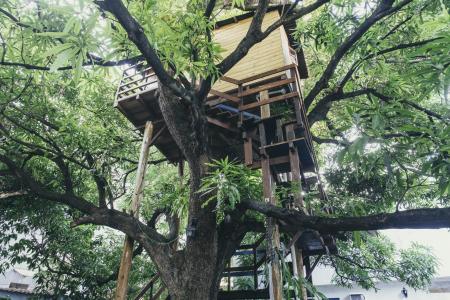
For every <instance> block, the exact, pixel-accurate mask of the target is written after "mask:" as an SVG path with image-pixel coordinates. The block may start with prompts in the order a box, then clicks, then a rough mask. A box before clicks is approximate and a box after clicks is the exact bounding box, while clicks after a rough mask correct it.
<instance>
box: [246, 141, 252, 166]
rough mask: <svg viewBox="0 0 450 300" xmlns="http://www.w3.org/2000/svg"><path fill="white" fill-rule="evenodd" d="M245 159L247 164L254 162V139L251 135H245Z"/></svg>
mask: <svg viewBox="0 0 450 300" xmlns="http://www.w3.org/2000/svg"><path fill="white" fill-rule="evenodd" d="M244 161H245V165H246V166H251V165H252V164H253V139H252V138H251V136H248V134H246V136H244Z"/></svg>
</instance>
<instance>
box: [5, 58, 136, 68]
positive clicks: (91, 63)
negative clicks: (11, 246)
mask: <svg viewBox="0 0 450 300" xmlns="http://www.w3.org/2000/svg"><path fill="white" fill-rule="evenodd" d="M140 59H141V56H135V57H132V58H125V59H121V60H117V61H104V60H90V61H88V62H85V63H83V66H85V67H86V66H101V67H117V66H123V65H127V64H133V63H135V62H137V61H138V60H140ZM0 65H1V66H8V67H19V68H24V69H27V70H38V71H49V70H50V67H46V66H38V65H33V64H27V63H20V62H8V61H0ZM73 68H74V67H73V66H64V67H60V68H57V69H56V70H57V71H65V70H72V69H73Z"/></svg>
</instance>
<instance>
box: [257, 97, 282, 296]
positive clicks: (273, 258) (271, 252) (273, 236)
mask: <svg viewBox="0 0 450 300" xmlns="http://www.w3.org/2000/svg"><path fill="white" fill-rule="evenodd" d="M268 98H269V93H268V91H262V92H260V93H259V101H263V100H266V99H268ZM260 113H261V119H265V118H268V117H270V105H269V104H267V105H262V106H261V107H260ZM259 134H260V141H261V146H265V145H266V133H265V128H264V123H261V124H260V131H259ZM261 170H262V177H263V196H264V201H266V202H269V203H270V204H273V205H275V204H276V203H275V202H276V201H275V198H274V197H273V194H272V182H273V178H272V174H271V172H270V160H269V157H267V155H266V153H263V159H262V160H261ZM266 234H267V254H268V257H269V259H270V265H269V294H270V300H282V299H283V280H282V276H281V269H280V262H279V257H278V251H279V249H280V232H279V230H278V225H277V224H276V222H275V220H274V219H273V218H267V233H266Z"/></svg>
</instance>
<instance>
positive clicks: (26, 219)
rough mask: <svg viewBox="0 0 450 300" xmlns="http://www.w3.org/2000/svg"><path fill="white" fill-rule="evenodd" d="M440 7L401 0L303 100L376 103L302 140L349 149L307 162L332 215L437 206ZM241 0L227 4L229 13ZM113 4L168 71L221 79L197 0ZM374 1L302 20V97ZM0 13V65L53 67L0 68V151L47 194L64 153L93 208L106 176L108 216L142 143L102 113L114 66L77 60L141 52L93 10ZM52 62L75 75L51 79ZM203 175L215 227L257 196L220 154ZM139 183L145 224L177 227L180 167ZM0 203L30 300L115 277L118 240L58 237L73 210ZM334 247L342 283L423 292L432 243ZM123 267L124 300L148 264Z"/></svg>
mask: <svg viewBox="0 0 450 300" xmlns="http://www.w3.org/2000/svg"><path fill="white" fill-rule="evenodd" d="M447 2H448V1H445V2H443V4H444V5H442V3H441V2H440V1H437V0H431V1H425V0H419V1H413V2H412V3H411V4H410V5H407V6H406V7H405V8H404V9H402V10H401V11H399V12H398V13H396V14H394V15H392V16H390V17H386V18H384V19H383V20H382V21H381V22H379V23H377V24H376V25H375V26H373V27H372V28H370V29H369V30H368V31H367V33H366V34H365V35H364V36H363V37H362V38H361V39H360V40H359V41H358V42H357V43H356V44H355V45H354V46H353V47H351V48H350V49H349V51H348V52H347V54H346V55H345V56H344V59H343V60H342V61H341V62H340V63H339V65H338V66H337V69H336V71H335V72H334V75H333V76H332V78H331V80H330V82H329V84H328V88H326V89H325V90H323V91H322V92H321V93H320V95H319V97H317V99H315V102H314V104H316V103H317V102H318V101H320V100H321V99H322V98H323V97H325V96H327V95H329V94H331V93H333V92H335V91H336V90H339V89H340V88H342V92H351V91H354V90H360V89H367V88H370V89H374V90H376V91H378V92H379V93H381V94H383V95H387V96H388V99H381V98H379V97H377V96H375V95H372V94H369V95H366V94H364V95H360V96H357V97H352V98H351V99H344V100H341V101H337V100H336V101H333V103H332V105H331V109H330V112H329V113H328V115H327V120H326V122H318V123H316V124H315V125H314V127H313V133H314V134H316V135H320V136H322V137H330V138H333V139H338V140H339V141H341V142H344V144H345V146H339V147H325V146H322V145H320V146H317V147H316V150H317V154H318V157H319V161H320V162H321V164H322V167H325V168H326V174H325V178H326V180H325V183H326V188H327V193H328V196H329V202H327V203H326V204H327V205H329V206H331V207H332V208H333V211H334V214H335V215H334V216H335V217H339V216H349V215H351V216H363V215H367V214H373V213H381V212H389V211H395V210H396V209H407V208H417V207H445V206H448V203H449V197H450V181H449V180H450V176H448V175H449V174H450V161H449V153H450V144H449V143H450V128H449V122H448V120H449V116H450V110H449V108H448V104H449V103H450V102H449V100H448V95H449V93H448V91H449V86H450V80H449V77H450V76H449V63H450V62H449V58H450V55H449V50H450V47H449V45H450V43H449V41H450V39H449V37H450V35H449V27H448V23H449V15H448V7H449V6H448V3H447ZM243 3H244V1H243V0H234V1H232V5H233V7H240V6H242V5H243ZM125 4H126V6H127V7H128V9H129V10H130V12H131V14H132V15H133V16H134V17H135V18H136V19H137V20H138V21H139V22H140V24H142V26H143V28H144V32H145V34H146V36H147V37H148V39H149V40H150V42H151V44H152V45H153V46H154V48H155V49H156V50H157V52H158V54H159V55H160V57H161V59H162V61H163V63H164V64H165V65H166V66H168V65H169V64H170V65H174V66H175V70H176V74H175V76H179V75H181V74H184V75H186V76H187V77H188V78H189V79H191V80H192V82H196V81H200V80H201V79H204V78H205V77H207V76H211V77H212V78H214V79H216V78H217V77H218V76H219V75H220V74H218V70H217V68H216V67H215V65H214V64H215V63H217V62H218V61H219V60H220V58H221V53H222V52H223V49H221V48H220V46H219V45H217V44H216V43H214V42H211V41H210V40H209V36H208V35H209V31H211V30H212V29H213V28H214V25H215V22H216V19H212V20H207V19H206V18H205V17H204V15H203V11H204V5H205V1H201V0H182V1H178V0H170V1H167V0H150V1H144V2H142V1H141V2H139V1H125ZM374 4H375V2H367V1H360V0H356V1H342V0H336V1H331V2H330V4H328V5H326V6H324V7H323V8H321V9H319V10H318V11H317V12H316V13H314V14H313V15H311V17H310V18H308V19H305V20H304V21H300V22H298V24H297V25H298V26H297V29H298V30H297V31H296V32H295V37H296V38H297V39H298V40H299V41H300V42H301V44H302V46H303V49H304V51H305V54H306V58H307V63H308V68H309V74H310V78H309V79H308V80H306V81H305V95H307V94H308V91H309V90H311V88H312V86H313V84H314V83H315V82H316V81H317V79H319V77H320V76H321V75H322V73H323V70H324V69H325V67H326V65H327V63H328V61H329V60H330V58H331V57H332V56H333V53H334V51H335V50H336V49H337V48H338V47H339V46H340V45H341V44H342V42H343V41H344V40H345V38H346V37H347V36H348V35H349V33H351V32H353V31H354V30H355V28H357V27H358V26H359V25H360V24H361V22H362V21H363V20H364V18H365V17H366V16H367V15H368V14H369V11H370V10H371V9H372V8H373V5H374ZM0 7H1V8H2V9H3V10H5V11H7V12H8V13H10V14H12V15H13V16H15V17H16V18H17V20H19V22H17V21H14V20H13V19H11V18H9V17H7V16H6V15H5V14H3V13H1V14H0V60H1V62H2V63H3V62H16V63H19V64H24V66H28V65H32V66H33V65H34V66H38V67H42V68H46V67H48V68H49V69H50V72H42V71H28V70H25V69H24V68H22V67H23V66H22V67H20V68H19V67H7V66H2V68H1V69H0V117H1V119H0V134H1V136H0V153H1V154H2V155H6V156H8V157H10V158H12V159H13V160H14V161H15V162H17V163H20V165H21V167H23V169H24V170H25V171H27V172H29V173H30V174H32V175H33V177H34V178H35V179H36V180H37V181H38V182H39V183H40V184H42V185H43V186H44V187H45V188H47V189H49V190H51V191H55V192H66V189H67V187H66V186H65V185H66V182H65V180H64V179H65V178H64V174H63V173H62V172H61V168H59V166H58V163H60V160H59V159H60V158H62V159H63V161H64V162H65V164H66V167H67V170H68V173H69V175H70V177H71V178H73V182H72V185H73V193H74V194H76V195H79V196H81V197H83V198H85V199H87V200H88V201H90V202H92V203H95V204H98V203H99V194H101V192H102V188H100V193H99V187H98V184H97V182H96V181H95V180H94V179H93V176H92V175H98V176H99V177H101V178H104V179H105V181H106V182H107V183H108V184H107V186H106V187H105V188H104V189H103V192H105V194H106V196H105V199H106V201H107V202H108V204H109V205H111V204H110V203H112V202H114V207H115V208H116V209H123V208H127V207H128V206H129V203H130V199H131V195H132V191H131V190H130V188H131V187H132V186H133V184H132V183H133V179H134V178H133V177H134V171H133V170H134V168H135V166H136V161H137V156H138V153H139V151H138V149H139V144H140V141H141V138H140V136H139V134H137V133H136V132H135V131H133V130H132V128H131V126H130V124H129V122H128V121H127V120H125V118H124V117H122V116H121V115H120V114H119V113H118V112H116V111H115V110H114V109H113V108H112V101H113V98H114V92H115V89H116V83H117V81H118V78H119V76H118V74H119V73H120V70H119V69H118V68H109V69H108V68H100V67H91V66H90V67H87V66H83V64H85V63H89V62H93V61H95V62H96V63H100V62H102V61H108V60H119V59H123V58H129V57H133V56H136V55H140V53H139V51H138V49H137V48H136V47H135V45H134V44H133V43H132V42H131V41H130V40H129V38H128V34H127V33H126V32H125V30H124V29H123V28H122V27H121V26H120V25H119V24H118V23H117V21H115V20H114V18H113V17H112V16H111V15H110V14H108V13H103V12H101V13H100V12H99V10H98V7H97V6H96V5H95V3H94V2H93V1H85V0H81V1H78V2H74V3H72V2H70V3H69V2H64V1H63V2H60V1H47V0H45V1H38V2H30V1H24V0H11V1H6V0H0ZM237 11H238V10H237V9H234V10H232V11H230V12H228V13H225V14H222V16H219V18H222V17H224V16H229V15H234V14H236V13H237ZM238 13H240V11H239V12H238ZM402 22H404V23H402ZM397 25H400V26H398V27H397V29H396V30H395V31H393V32H390V30H391V29H392V28H395V27H396V26H397ZM428 39H434V40H432V41H430V42H428V43H426V44H423V45H421V46H417V47H411V48H404V49H399V50H397V51H392V52H389V53H386V54H383V55H377V53H378V52H379V51H382V50H385V49H388V48H390V47H393V46H397V45H402V44H408V43H412V42H417V41H423V40H428ZM99 57H101V58H99ZM353 66H357V68H356V70H355V72H354V74H353V75H352V76H351V78H350V80H349V81H348V82H347V83H346V84H345V85H344V86H341V82H342V78H343V75H344V74H346V73H347V71H348V70H349V69H350V68H352V67H353ZM64 67H73V68H74V70H73V71H71V70H67V71H61V70H59V71H57V70H58V68H64ZM411 103H412V104H414V105H419V106H420V107H422V108H423V109H417V108H415V107H414V106H412V105H411ZM314 104H313V106H312V107H311V109H313V108H314ZM278 108H280V110H281V112H282V110H283V109H284V108H283V105H280V106H279V107H278ZM427 110H428V111H431V112H434V113H436V114H438V115H439V116H441V118H437V117H436V116H432V115H430V113H429V112H428V113H427ZM274 112H276V111H274ZM160 158H161V155H160V154H158V153H154V154H152V155H151V159H154V160H156V159H160ZM209 167H210V172H209V174H208V175H207V176H206V177H205V178H204V180H203V183H202V188H201V190H200V193H202V195H203V196H204V199H206V200H205V203H204V205H208V204H214V205H215V209H216V212H217V214H218V218H219V220H221V219H223V218H224V216H225V214H226V213H228V212H229V211H231V210H233V209H234V208H235V207H236V205H237V204H238V203H239V202H241V201H242V200H245V199H252V200H256V199H261V198H262V197H261V179H260V174H259V173H258V172H255V171H250V170H248V169H247V168H245V167H244V166H242V165H239V164H237V163H235V162H230V161H228V159H223V160H218V161H214V162H213V163H212V164H211V165H210V166H209ZM3 173H5V166H4V165H3V164H1V165H0V175H1V176H0V193H8V192H12V191H22V184H21V183H20V182H17V181H16V180H14V177H13V176H10V174H6V175H4V174H3ZM146 179H147V181H148V183H149V184H148V185H147V187H146V189H145V191H144V199H143V205H142V206H143V209H142V218H143V219H145V220H148V219H149V218H150V217H151V216H152V214H153V212H154V211H155V210H156V209H158V208H170V209H171V212H172V213H174V214H176V215H178V216H180V218H181V220H182V224H183V223H185V220H186V214H187V210H188V203H189V190H188V178H187V177H186V178H183V179H180V178H178V175H177V172H176V168H174V167H172V166H170V165H167V164H162V165H160V166H152V167H149V171H148V174H147V177H146ZM278 192H279V193H280V194H281V193H283V194H285V193H288V192H295V191H292V190H291V189H288V190H279V191H278ZM306 202H307V204H308V205H309V206H310V207H309V208H311V209H312V210H313V211H314V213H315V214H316V215H320V214H323V203H322V202H320V201H319V200H318V196H317V195H316V194H314V193H310V194H309V195H308V197H306ZM0 209H1V212H2V213H1V214H0V220H1V223H0V226H1V227H0V228H1V231H2V235H1V236H0V245H1V249H0V256H1V257H0V258H3V259H2V260H1V261H2V265H1V266H0V267H1V269H2V270H3V269H4V268H8V267H10V266H11V265H13V264H17V263H21V264H26V265H27V266H28V267H30V268H34V269H36V270H37V271H38V273H37V279H38V282H39V290H40V291H42V292H45V293H51V294H65V295H70V296H72V297H73V298H87V299H105V298H110V296H111V295H112V289H113V286H114V282H113V281H107V283H104V284H99V283H98V279H104V278H106V277H108V276H109V275H110V274H112V272H114V270H115V268H116V267H117V264H118V259H119V253H120V249H121V244H122V241H121V238H120V237H117V236H115V235H114V234H113V233H112V232H110V231H106V230H105V229H103V228H102V229H99V230H97V229H95V228H94V227H92V226H86V227H79V228H73V229H70V228H69V224H70V222H71V221H72V220H73V219H76V218H78V217H79V216H80V214H79V212H77V211H75V210H74V209H68V208H63V207H61V206H59V205H55V204H54V203H49V202H47V201H44V200H43V199H40V198H36V197H35V196H33V195H27V196H20V197H16V198H11V199H6V200H5V199H2V201H1V203H0ZM258 217H259V218H262V217H261V215H258ZM183 221H184V222H183ZM163 225H164V224H163ZM163 225H162V227H163ZM183 227H184V226H183ZM161 231H164V228H162V230H161ZM3 233H4V234H3ZM181 233H182V232H181ZM43 245H45V247H44V246H43ZM339 247H340V248H339V251H340V252H339V255H340V256H341V258H333V259H332V258H328V260H327V261H326V263H328V264H329V265H332V266H334V267H336V270H337V271H338V277H337V278H336V281H337V282H338V283H341V284H344V285H347V284H349V283H350V282H353V281H356V282H358V283H359V284H361V285H362V286H364V287H366V288H371V287H373V286H374V281H375V280H389V279H392V278H396V279H399V280H403V281H405V282H406V283H407V284H409V285H411V286H412V287H414V288H424V287H425V286H426V285H427V284H428V283H429V281H430V278H431V276H432V275H433V274H434V272H435V269H436V261H435V260H434V259H433V258H432V257H431V256H430V252H429V251H428V249H426V248H424V247H422V246H419V245H413V246H412V248H411V249H408V250H402V251H400V252H398V251H396V250H395V249H394V247H393V246H392V243H391V242H389V241H388V240H387V239H386V238H383V237H379V236H375V235H372V234H367V233H362V232H361V233H354V234H352V235H351V236H350V235H349V236H348V240H346V241H340V242H339ZM243 263H245V262H243ZM134 266H135V269H134V270H133V273H132V277H131V292H130V294H133V292H135V291H136V290H137V288H138V287H139V286H141V285H142V283H143V282H144V281H145V280H146V279H148V278H149V276H150V275H151V273H152V271H153V270H154V269H153V266H152V265H151V264H150V262H149V260H148V258H147V257H145V256H142V257H140V258H137V262H136V263H135V264H134ZM284 273H285V274H288V273H287V272H284ZM288 277H289V278H291V277H292V276H288ZM286 280H287V282H289V285H290V286H291V287H293V288H294V287H295V288H296V289H298V288H299V287H300V286H302V285H303V286H306V288H308V289H310V290H311V291H312V292H314V289H313V287H310V286H308V283H307V282H299V281H297V282H294V281H291V279H288V278H287V279H286ZM241 284H245V282H242V283H241Z"/></svg>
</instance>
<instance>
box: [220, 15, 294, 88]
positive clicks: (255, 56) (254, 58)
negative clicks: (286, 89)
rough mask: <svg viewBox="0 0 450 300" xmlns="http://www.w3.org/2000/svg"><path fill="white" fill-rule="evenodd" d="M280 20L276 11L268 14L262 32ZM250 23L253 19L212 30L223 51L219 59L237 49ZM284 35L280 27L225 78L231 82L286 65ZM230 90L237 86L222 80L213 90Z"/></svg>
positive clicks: (285, 41) (252, 49)
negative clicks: (232, 79)
mask: <svg viewBox="0 0 450 300" xmlns="http://www.w3.org/2000/svg"><path fill="white" fill-rule="evenodd" d="M279 17H280V16H279V14H278V12H277V11H272V12H269V13H267V14H266V16H265V17H264V20H263V23H262V29H263V30H264V29H266V28H267V27H268V26H270V25H271V24H272V23H273V22H275V21H276V20H278V19H279ZM251 21H252V18H248V19H245V20H241V21H239V22H237V23H233V24H230V25H226V26H223V27H221V28H218V29H216V30H215V31H214V40H215V41H216V42H217V43H219V44H220V45H221V47H222V48H223V49H224V51H223V52H222V57H226V56H227V55H228V54H230V53H231V52H232V51H233V50H234V49H236V47H237V45H238V43H239V42H240V41H241V40H242V38H243V37H244V36H245V35H246V34H247V31H248V28H249V27H250V23H251ZM285 34H286V33H285V32H284V30H283V29H282V28H278V29H276V30H275V31H273V32H272V33H271V34H270V35H269V36H268V37H267V38H266V39H264V41H262V42H261V43H258V44H256V45H255V46H253V47H252V48H251V49H250V51H249V52H248V54H247V55H246V56H245V57H244V58H243V59H242V60H241V61H240V62H239V63H237V64H236V65H235V66H234V67H233V68H232V69H231V70H230V71H228V72H227V73H226V74H225V75H226V76H228V77H231V78H234V79H243V78H246V77H250V76H254V75H257V74H260V73H263V72H266V71H270V70H273V69H276V68H279V67H282V66H284V65H286V49H287V47H288V45H287V39H286V38H285V37H283V36H282V35H285ZM285 48H286V49H285ZM233 88H236V85H234V84H232V83H228V82H225V81H221V80H219V81H218V82H216V83H215V84H214V87H213V89H215V90H218V91H222V92H224V91H228V90H231V89H233Z"/></svg>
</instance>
